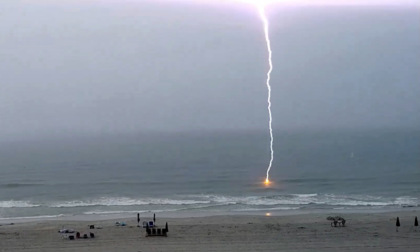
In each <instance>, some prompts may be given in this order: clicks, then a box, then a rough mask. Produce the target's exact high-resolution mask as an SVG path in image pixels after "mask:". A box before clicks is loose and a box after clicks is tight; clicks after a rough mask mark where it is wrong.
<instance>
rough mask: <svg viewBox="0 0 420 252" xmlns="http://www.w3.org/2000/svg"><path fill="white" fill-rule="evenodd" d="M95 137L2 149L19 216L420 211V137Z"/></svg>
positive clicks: (2, 189) (9, 204)
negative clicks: (268, 170) (267, 181)
mask: <svg viewBox="0 0 420 252" xmlns="http://www.w3.org/2000/svg"><path fill="white" fill-rule="evenodd" d="M274 135H275V143H274V148H275V159H274V163H273V167H272V170H271V173H270V178H271V180H272V181H273V184H272V185H271V186H270V187H264V186H263V184H262V181H263V180H264V177H265V172H266V168H267V164H268V161H269V145H268V143H269V138H268V137H269V136H268V133H267V132H240V133H238V132H218V133H209V132H207V133H180V134H175V133H173V134H169V133H168V134H149V135H141V134H139V135H132V136H119V137H117V136H115V137H86V138H73V139H57V140H48V141H28V142H14V143H1V144H0V221H1V220H3V221H6V220H8V219H10V218H15V217H35V218H44V217H53V216H75V215H76V216H81V215H82V216H94V215H112V214H124V213H126V214H130V213H135V212H141V213H142V212H149V211H152V212H163V213H167V214H168V213H172V214H174V215H176V214H197V213H200V214H204V215H213V214H219V213H228V214H242V213H253V212H254V213H257V212H267V211H270V212H276V213H279V214H281V213H282V212H283V211H284V212H290V211H292V212H296V213H299V211H318V210H327V211H339V210H356V211H357V210H372V211H376V210H393V209H403V208H418V207H419V206H420V132H419V131H354V132H349V131H323V132H286V131H281V132H274Z"/></svg>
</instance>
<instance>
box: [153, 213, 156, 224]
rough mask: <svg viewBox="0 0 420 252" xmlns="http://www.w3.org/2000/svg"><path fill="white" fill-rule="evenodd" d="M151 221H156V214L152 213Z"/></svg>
mask: <svg viewBox="0 0 420 252" xmlns="http://www.w3.org/2000/svg"><path fill="white" fill-rule="evenodd" d="M153 222H156V214H153Z"/></svg>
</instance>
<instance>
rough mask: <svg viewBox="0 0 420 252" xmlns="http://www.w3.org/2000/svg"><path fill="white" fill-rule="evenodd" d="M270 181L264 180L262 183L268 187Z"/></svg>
mask: <svg viewBox="0 0 420 252" xmlns="http://www.w3.org/2000/svg"><path fill="white" fill-rule="evenodd" d="M270 183H271V182H270V180H269V179H268V178H266V179H265V181H264V185H266V186H269V185H270Z"/></svg>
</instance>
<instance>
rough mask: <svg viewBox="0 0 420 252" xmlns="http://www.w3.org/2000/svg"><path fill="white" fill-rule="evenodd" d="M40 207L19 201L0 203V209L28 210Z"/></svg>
mask: <svg viewBox="0 0 420 252" xmlns="http://www.w3.org/2000/svg"><path fill="white" fill-rule="evenodd" d="M39 206H40V205H37V204H32V203H31V202H29V201H19V200H17V201H16V200H6V201H0V208H15V207H16V208H17V207H20V208H27V207H39Z"/></svg>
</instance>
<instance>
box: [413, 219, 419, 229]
mask: <svg viewBox="0 0 420 252" xmlns="http://www.w3.org/2000/svg"><path fill="white" fill-rule="evenodd" d="M414 226H415V227H418V226H419V221H418V220H417V216H416V218H415V219H414Z"/></svg>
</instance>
